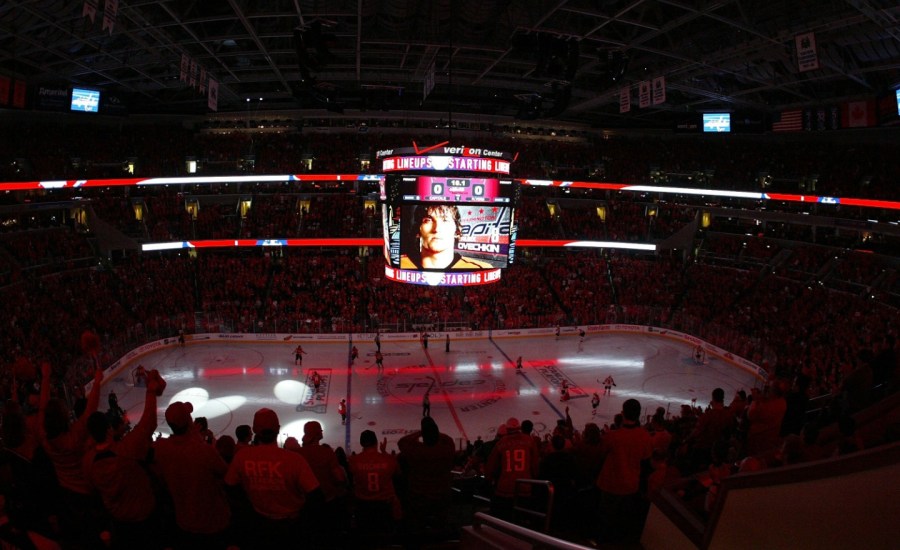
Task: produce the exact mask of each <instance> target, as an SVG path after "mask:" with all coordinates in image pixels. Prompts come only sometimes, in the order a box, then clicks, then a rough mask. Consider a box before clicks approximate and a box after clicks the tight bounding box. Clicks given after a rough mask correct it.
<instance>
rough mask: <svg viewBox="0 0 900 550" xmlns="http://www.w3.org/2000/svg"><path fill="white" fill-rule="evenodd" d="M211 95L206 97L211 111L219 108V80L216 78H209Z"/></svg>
mask: <svg viewBox="0 0 900 550" xmlns="http://www.w3.org/2000/svg"><path fill="white" fill-rule="evenodd" d="M208 88H209V95H207V98H206V104H207V106H209V109H210V110H211V111H218V110H219V82H218V81H217V80H216V79H214V78H210V79H209V86H208Z"/></svg>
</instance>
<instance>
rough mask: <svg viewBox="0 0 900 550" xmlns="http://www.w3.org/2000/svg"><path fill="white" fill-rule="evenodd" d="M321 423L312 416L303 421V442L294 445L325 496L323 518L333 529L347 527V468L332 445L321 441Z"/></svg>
mask: <svg viewBox="0 0 900 550" xmlns="http://www.w3.org/2000/svg"><path fill="white" fill-rule="evenodd" d="M324 437H325V434H324V432H323V430H322V424H321V423H319V422H317V421H315V420H312V421H310V422H307V423H306V424H304V425H303V446H302V447H300V448H299V449H297V452H299V453H300V454H301V455H303V458H305V459H306V462H308V463H309V467H310V468H312V471H313V473H314V474H315V475H316V479H318V480H319V486H320V487H321V488H322V495H323V496H324V498H325V513H324V515H323V519H324V520H325V521H326V522H328V527H329V528H331V529H333V530H334V531H335V533H337V532H339V531H340V530H342V529H344V528H345V527H346V524H345V522H344V521H343V520H344V519H345V516H346V499H345V498H344V497H345V496H346V495H347V472H346V471H345V470H344V469H343V468H342V467H341V465H340V464H338V459H337V455H336V454H335V452H334V449H332V448H331V446H329V445H327V444H325V443H322V439H323V438H324Z"/></svg>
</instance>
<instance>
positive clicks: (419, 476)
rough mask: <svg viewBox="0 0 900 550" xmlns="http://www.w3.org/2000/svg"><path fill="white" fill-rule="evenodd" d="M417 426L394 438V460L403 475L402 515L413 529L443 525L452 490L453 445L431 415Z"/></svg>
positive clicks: (444, 524) (454, 448)
mask: <svg viewBox="0 0 900 550" xmlns="http://www.w3.org/2000/svg"><path fill="white" fill-rule="evenodd" d="M420 426H421V429H420V430H417V431H414V432H412V433H409V434H407V435H405V436H403V437H402V438H400V440H399V441H398V442H397V448H398V449H399V450H400V455H399V456H398V458H397V460H398V461H399V462H400V466H401V468H402V470H403V473H404V475H405V477H406V502H405V506H404V512H405V513H404V517H407V518H408V519H409V524H410V526H411V527H412V528H413V529H420V528H426V527H431V528H437V527H443V526H446V523H447V521H446V516H447V510H448V508H449V506H450V500H451V498H452V494H453V493H452V487H451V482H452V474H451V472H452V470H453V465H454V459H455V457H456V446H455V445H454V444H453V440H452V439H451V438H450V436H448V435H446V434H443V433H441V432H440V430H439V429H438V425H437V423H436V422H435V421H434V419H433V418H432V417H430V416H425V417H423V418H422V421H421V424H420Z"/></svg>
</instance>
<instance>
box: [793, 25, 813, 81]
mask: <svg viewBox="0 0 900 550" xmlns="http://www.w3.org/2000/svg"><path fill="white" fill-rule="evenodd" d="M794 45H795V46H796V48H797V68H798V69H800V72H801V73H805V72H806V71H814V70H816V69H818V68H819V53H818V51H817V50H816V33H814V32H807V33H803V34H798V35H797V36H795V37H794Z"/></svg>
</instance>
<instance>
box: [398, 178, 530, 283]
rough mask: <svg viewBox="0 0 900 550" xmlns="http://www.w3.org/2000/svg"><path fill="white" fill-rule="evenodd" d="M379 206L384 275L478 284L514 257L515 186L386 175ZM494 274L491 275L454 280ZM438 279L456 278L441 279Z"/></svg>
mask: <svg viewBox="0 0 900 550" xmlns="http://www.w3.org/2000/svg"><path fill="white" fill-rule="evenodd" d="M385 187H386V189H385V192H386V200H385V202H384V204H383V212H382V214H383V215H382V219H383V223H384V232H385V235H386V238H385V259H386V261H387V266H388V268H389V269H392V270H397V271H388V272H387V273H388V276H393V278H394V279H396V280H401V281H403V282H411V283H418V284H430V285H453V284H461V285H465V284H483V283H487V282H492V281H494V280H497V279H499V270H500V269H502V268H505V267H507V266H509V264H510V263H511V262H512V261H513V259H514V257H515V239H516V233H517V229H518V222H517V219H516V209H515V205H516V197H517V193H518V189H517V186H516V185H515V184H514V183H513V182H512V181H506V180H498V179H496V178H472V177H431V176H389V177H388V178H386V182H385ZM491 270H493V271H496V276H495V277H493V276H487V277H479V276H459V274H460V273H472V272H483V271H491ZM441 274H457V275H456V276H441Z"/></svg>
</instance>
